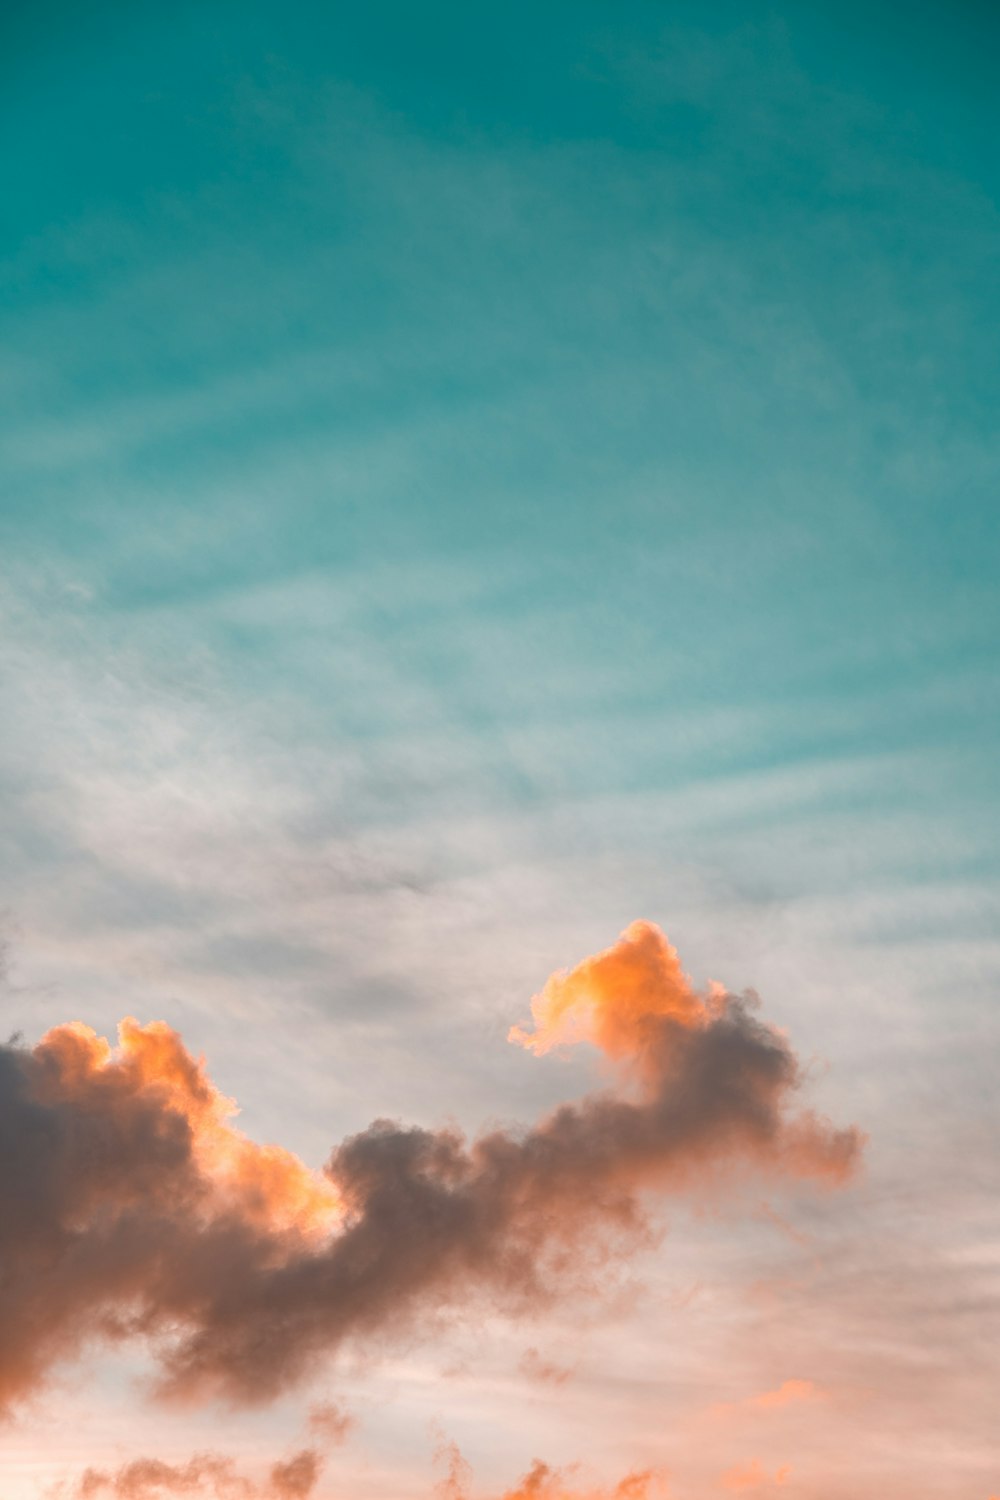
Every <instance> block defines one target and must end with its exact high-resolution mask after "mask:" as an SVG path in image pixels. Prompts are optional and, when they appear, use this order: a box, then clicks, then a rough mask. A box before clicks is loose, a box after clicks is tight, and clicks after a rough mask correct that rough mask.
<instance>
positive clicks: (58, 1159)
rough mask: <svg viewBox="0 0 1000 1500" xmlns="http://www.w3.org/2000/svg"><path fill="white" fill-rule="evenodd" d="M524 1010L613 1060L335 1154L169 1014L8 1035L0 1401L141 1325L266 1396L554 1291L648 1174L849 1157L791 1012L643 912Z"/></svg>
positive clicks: (857, 1144) (208, 1381) (832, 1180)
mask: <svg viewBox="0 0 1000 1500" xmlns="http://www.w3.org/2000/svg"><path fill="white" fill-rule="evenodd" d="M534 1012H535V1019H536V1030H535V1032H534V1034H533V1035H532V1036H530V1037H529V1036H525V1035H524V1034H523V1033H517V1039H518V1040H521V1041H523V1042H525V1044H526V1045H529V1046H530V1047H531V1049H532V1050H534V1051H536V1052H539V1051H545V1050H546V1048H547V1047H548V1046H549V1045H552V1044H554V1043H555V1042H557V1041H558V1042H570V1041H574V1040H577V1039H582V1038H587V1039H590V1040H594V1041H596V1042H597V1044H598V1045H599V1046H601V1047H602V1048H603V1049H604V1051H605V1052H606V1053H607V1055H608V1056H609V1058H611V1059H612V1061H613V1062H614V1064H616V1065H617V1067H618V1068H619V1069H620V1070H621V1075H622V1076H621V1079H620V1081H619V1082H618V1083H617V1084H616V1085H615V1086H614V1087H611V1088H608V1089H605V1090H603V1091H601V1092H598V1093H595V1094H591V1095H588V1096H586V1097H584V1098H583V1099H581V1100H579V1101H577V1102H574V1103H567V1104H563V1105H560V1106H559V1107H558V1108H556V1109H555V1110H554V1111H552V1112H551V1113H550V1114H548V1115H546V1116H544V1117H543V1118H542V1119H540V1120H539V1121H538V1122H537V1123H536V1124H535V1125H533V1126H532V1127H530V1128H527V1129H524V1130H522V1131H512V1130H494V1131H491V1132H489V1133H486V1134H484V1135H480V1136H478V1137H476V1138H475V1139H472V1140H468V1139H466V1138H465V1137H464V1136H463V1135H462V1134H461V1133H460V1132H459V1131H458V1130H456V1129H452V1128H445V1129H439V1130H427V1129H421V1128H414V1127H406V1126H403V1125H401V1124H398V1123H396V1122H394V1121H390V1120H377V1121H375V1123H374V1124H372V1125H371V1126H369V1127H368V1129H366V1130H364V1131H362V1132H360V1133H359V1134H357V1135H354V1136H351V1137H349V1138H348V1139H347V1140H345V1141H343V1142H342V1143H341V1144H340V1145H338V1146H337V1147H335V1148H334V1150H333V1152H332V1154H331V1156H330V1158H329V1160H328V1161H327V1163H326V1166H325V1168H324V1169H323V1172H322V1173H314V1172H311V1171H310V1170H309V1169H308V1168H307V1167H306V1166H305V1165H304V1164H303V1163H301V1162H300V1161H299V1160H298V1159H297V1158H296V1157H294V1156H293V1155H291V1154H290V1153H289V1152H286V1151H283V1150H281V1149H280V1148H277V1147H261V1146H257V1145H255V1144H254V1143H253V1142H251V1141H249V1140H248V1139H247V1138H246V1137H244V1136H242V1135H241V1134H240V1133H239V1132H238V1131H237V1130H236V1129H235V1128H234V1126H233V1125H232V1124H231V1117H232V1113H233V1109H234V1106H233V1105H232V1104H231V1103H230V1102H229V1101H227V1100H225V1099H224V1098H223V1097H222V1096H221V1095H220V1094H219V1093H218V1091H217V1090H216V1089H215V1088H214V1086H213V1085H212V1083H211V1082H210V1080H209V1078H208V1076H207V1074H206V1072H205V1069H204V1066H203V1064H202V1063H201V1062H198V1061H196V1060H195V1059H193V1058H192V1057H191V1056H190V1054H189V1053H188V1052H187V1051H186V1049H185V1048H184V1046H183V1044H182V1042H181V1040H180V1038H179V1037H178V1036H177V1035H176V1033H174V1032H173V1031H171V1030H170V1029H169V1027H167V1026H165V1025H163V1024H162V1023H154V1024H152V1025H150V1026H145V1027H142V1026H139V1025H137V1023H136V1022H134V1021H131V1020H129V1021H126V1022H124V1023H123V1024H122V1027H121V1031H120V1039H119V1045H118V1047H117V1048H112V1047H110V1046H109V1045H108V1043H107V1042H105V1041H103V1040H101V1039H100V1038H98V1037H97V1036H96V1035H95V1034H94V1033H93V1032H92V1031H90V1030H89V1029H88V1028H86V1027H84V1026H81V1025H79V1024H76V1023H72V1024H69V1025H66V1026H60V1027H57V1028H56V1029H55V1030H53V1031H51V1032H49V1033H48V1034H47V1035H46V1036H45V1037H43V1038H42V1040H41V1041H40V1042H39V1043H38V1044H37V1046H36V1047H34V1048H33V1049H30V1050H29V1049H25V1048H21V1047H17V1046H5V1047H2V1048H0V1202H2V1203H3V1205H4V1214H3V1218H2V1220H0V1256H2V1260H3V1265H4V1270H5V1275H4V1279H3V1283H2V1286H0V1321H2V1326H3V1327H4V1330H5V1336H4V1339H3V1343H2V1345H0V1405H2V1406H7V1407H9V1406H10V1404H11V1403H13V1402H15V1401H17V1400H18V1399H19V1398H21V1397H23V1396H24V1395H26V1394H27V1393H29V1392H30V1391H32V1390H33V1389H34V1388H36V1387H37V1386H38V1385H39V1384H40V1383H41V1382H42V1381H43V1380H44V1379H45V1377H46V1375H47V1373H48V1372H49V1370H50V1369H51V1368H52V1367H53V1366H54V1365H55V1364H57V1363H58V1362H60V1361H63V1360H65V1359H68V1358H71V1357H74V1356H76V1355H78V1354H79V1353H80V1352H81V1350H82V1349H83V1347H84V1346H85V1345H86V1344H87V1343H88V1342H90V1341H92V1340H96V1339H105V1340H107V1339H111V1340H123V1339H127V1338H136V1337H138V1338H142V1339H144V1340H146V1341H147V1342H148V1343H149V1344H150V1346H151V1347H152V1349H153V1351H154V1353H155V1355H156V1356H157V1358H158V1360H159V1363H160V1370H161V1381H160V1389H161V1392H162V1393H163V1394H166V1395H170V1396H174V1397H183V1398H194V1397H197V1396H205V1395H209V1396H221V1397H224V1398H226V1399H229V1400H231V1401H235V1402H259V1401H264V1400H268V1399H270V1398H272V1397H274V1396H276V1395H277V1394H278V1393H279V1392H281V1391H282V1390H283V1389H285V1388H286V1387H287V1386H288V1385H289V1384H290V1383H292V1382H294V1381H295V1380H297V1379H299V1378H301V1377H303V1376H304V1375H306V1374H307V1373H308V1372H309V1371H310V1370H311V1369H313V1368H314V1367H315V1365H316V1363H317V1362H318V1361H319V1360H320V1359H321V1358H322V1357H324V1356H326V1355H328V1354H330V1353H331V1352H334V1351H336V1350H337V1349H338V1348H340V1347H342V1346H344V1345H345V1344H346V1343H348V1342H352V1341H353V1342H355V1343H365V1342H370V1341H371V1340H374V1339H377V1338H382V1337H384V1336H386V1335H391V1334H393V1333H396V1332H398V1331H400V1330H401V1329H404V1328H406V1327H412V1325H413V1323H414V1320H415V1319H417V1318H418V1317H419V1316H420V1315H421V1314H426V1313H428V1312H430V1311H432V1310H435V1309H441V1308H445V1307H457V1306H460V1305H461V1304H463V1303H466V1302H468V1301H469V1300H470V1299H472V1298H475V1297H477V1296H483V1295H485V1296H488V1297H490V1298H492V1299H493V1300H494V1301H499V1302H500V1303H501V1304H506V1305H507V1306H510V1307H514V1308H517V1307H525V1306H528V1305H531V1304H532V1303H535V1302H538V1301H539V1300H540V1299H544V1298H549V1297H553V1296H557V1295H559V1294H560V1292H563V1293H565V1292H566V1290H567V1289H568V1288H569V1287H571V1286H572V1284H573V1275H572V1273H573V1271H574V1269H576V1268H577V1267H578V1266H579V1265H581V1264H582V1263H585V1262H586V1261H587V1258H588V1257H590V1258H591V1259H592V1257H593V1256H594V1255H595V1254H600V1253H608V1252H609V1251H610V1250H611V1249H613V1248H614V1246H615V1241H616V1237H618V1236H620V1235H622V1234H624V1235H625V1236H628V1235H629V1234H632V1235H634V1234H635V1233H636V1232H638V1231H639V1230H641V1228H642V1225H643V1211H642V1204H643V1199H644V1197H645V1196H646V1195H648V1194H650V1193H654V1192H661V1193H662V1192H667V1191H675V1190H680V1189H683V1188H685V1187H688V1186H691V1185H693V1184H698V1185H700V1184H701V1183H703V1182H704V1181H705V1180H710V1181H712V1182H713V1183H719V1182H721V1181H724V1180H730V1181H732V1180H733V1179H734V1178H736V1177H737V1176H739V1175H740V1174H743V1173H746V1172H749V1171H755V1172H759V1173H767V1174H771V1175H775V1176H785V1177H791V1178H811V1179H814V1180H816V1181H817V1182H819V1183H821V1184H827V1185H836V1184H839V1183H841V1182H843V1181H844V1180H845V1179H846V1178H847V1177H848V1176H849V1175H850V1173H851V1172H852V1171H853V1169H854V1168H855V1166H856V1164H857V1161H858V1158H859V1153H860V1149H861V1144H862V1142H861V1137H860V1135H859V1133H858V1132H857V1131H856V1130H855V1129H846V1130H840V1129H836V1128H834V1127H833V1126H832V1125H831V1124H829V1123H828V1122H827V1121H824V1120H822V1119H819V1118H817V1117H816V1116H815V1115H814V1114H812V1113H811V1112H810V1111H808V1110H804V1109H801V1108H797V1107H796V1097H797V1092H798V1089H799V1086H800V1084H801V1081H802V1076H801V1070H800V1067H799V1064H798V1061H797V1059H796V1057H795V1054H794V1053H793V1052H792V1050H791V1048H790V1046H789V1043H788V1041H787V1039H786V1038H785V1037H784V1035H783V1034H782V1033H780V1032H779V1031H777V1030H776V1029H775V1028H774V1027H771V1026H768V1025H767V1024H765V1023H764V1022H762V1021H760V1020H758V1019H757V1018H756V1016H755V1015H754V1014H753V1010H752V1005H751V1002H750V1001H749V1000H747V999H746V998H740V997H738V996H735V995H731V994H729V993H727V992H725V991H724V990H722V989H721V987H719V986H713V987H712V988H710V989H709V990H708V991H707V992H706V994H704V995H698V994H697V993H696V992H695V991H694V990H693V989H692V988H691V986H690V983H689V981H688V980H687V979H686V977H685V976H684V975H683V973H682V972H681V970H680V967H679V964H678V962H677V956H676V954H675V952H674V950H673V949H672V948H671V947H670V945H669V943H668V942H667V940H666V938H665V937H664V935H663V933H662V932H660V930H659V929H658V928H656V927H654V926H652V925H651V924H648V923H636V924H633V926H632V927H630V928H629V929H628V931H627V932H626V933H624V934H623V936H622V937H621V939H620V940H619V941H618V943H616V944H615V945H614V947H612V948H610V949H609V950H607V952H605V953H602V954H599V955H597V956H596V957H595V958H592V959H588V960H586V961H585V962H584V963H583V964H581V965H580V966H579V968H577V969H575V970H573V971H572V972H571V973H570V974H567V975H559V976H556V977H555V978H553V979H551V980H550V981H549V983H548V984H547V985H546V987H545V989H544V990H543V991H542V994H541V996H539V997H538V999H537V1000H536V1002H535V1006H534ZM595 1247H596V1248H595Z"/></svg>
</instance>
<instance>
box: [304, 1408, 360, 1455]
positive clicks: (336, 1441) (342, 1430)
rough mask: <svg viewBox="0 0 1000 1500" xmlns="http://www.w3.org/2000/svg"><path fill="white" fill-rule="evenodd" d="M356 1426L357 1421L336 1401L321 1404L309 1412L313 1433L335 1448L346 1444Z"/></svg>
mask: <svg viewBox="0 0 1000 1500" xmlns="http://www.w3.org/2000/svg"><path fill="white" fill-rule="evenodd" d="M356 1426H357V1421H356V1419H355V1418H354V1417H352V1416H351V1414H350V1412H346V1411H344V1409H343V1407H340V1406H338V1405H337V1403H336V1402H335V1401H323V1402H320V1403H319V1404H318V1405H317V1406H313V1407H312V1408H311V1409H310V1411H309V1427H310V1429H311V1431H312V1432H314V1433H315V1434H316V1436H317V1437H320V1438H322V1439H323V1440H324V1442H327V1443H330V1444H331V1445H333V1446H334V1447H337V1446H339V1445H340V1444H341V1443H344V1442H346V1441H347V1439H348V1437H349V1436H350V1434H351V1433H352V1432H353V1431H354V1428H355V1427H356Z"/></svg>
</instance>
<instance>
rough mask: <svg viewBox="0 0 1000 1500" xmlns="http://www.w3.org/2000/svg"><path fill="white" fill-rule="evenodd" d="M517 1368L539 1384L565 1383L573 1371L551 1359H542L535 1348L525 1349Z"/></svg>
mask: <svg viewBox="0 0 1000 1500" xmlns="http://www.w3.org/2000/svg"><path fill="white" fill-rule="evenodd" d="M518 1369H519V1370H520V1372H521V1374H522V1375H526V1376H527V1377H528V1379H529V1380H537V1381H538V1382H539V1383H540V1384H541V1385H565V1384H566V1382H567V1380H569V1378H570V1376H571V1375H572V1374H573V1371H572V1370H568V1369H566V1367H565V1366H564V1365H557V1364H554V1363H553V1362H552V1361H551V1360H548V1359H544V1358H543V1357H542V1355H541V1354H539V1352H538V1350H537V1349H535V1348H531V1349H525V1351H524V1353H523V1354H522V1355H521V1359H520V1361H519V1363H518Z"/></svg>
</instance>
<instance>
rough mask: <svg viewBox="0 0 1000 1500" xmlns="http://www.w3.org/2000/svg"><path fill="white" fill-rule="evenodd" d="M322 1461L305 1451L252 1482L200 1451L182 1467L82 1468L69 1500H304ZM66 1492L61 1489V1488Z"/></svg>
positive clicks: (155, 1462) (150, 1462)
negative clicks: (179, 1498) (199, 1499)
mask: <svg viewBox="0 0 1000 1500" xmlns="http://www.w3.org/2000/svg"><path fill="white" fill-rule="evenodd" d="M322 1467H323V1465H322V1460H321V1458H320V1456H319V1454H318V1453H316V1452H315V1451H314V1450H313V1449H310V1448H304V1449H302V1451H301V1452H299V1453H296V1454H294V1455H293V1456H292V1457H291V1458H289V1459H286V1460H285V1461H283V1462H280V1463H276V1464H273V1465H272V1466H271V1470H270V1473H269V1475H268V1477H267V1479H266V1480H263V1481H261V1482H259V1483H258V1482H255V1481H253V1480H250V1479H247V1478H246V1477H245V1476H244V1475H242V1474H240V1473H239V1472H238V1471H237V1469H236V1467H235V1465H234V1464H233V1461H232V1459H229V1458H222V1457H220V1456H219V1455H218V1454H215V1453H199V1454H196V1455H195V1457H194V1458H192V1459H189V1460H188V1462H187V1463H184V1464H170V1463H164V1462H162V1461H161V1460H160V1459H157V1458H136V1459H133V1460H132V1461H131V1462H130V1463H127V1464H123V1465H122V1467H121V1468H120V1469H117V1470H115V1471H114V1472H111V1471H109V1470H105V1469H93V1468H91V1469H86V1470H85V1471H84V1473H83V1475H82V1476H81V1478H80V1479H79V1480H78V1482H77V1483H76V1485H75V1486H74V1487H73V1489H72V1491H71V1493H70V1500H161V1497H165V1496H168V1495H191V1496H205V1497H210V1500H308V1497H309V1496H310V1495H311V1494H312V1493H313V1490H314V1489H315V1487H316V1482H317V1480H318V1479H319V1477H320V1473H321V1471H322ZM62 1493H63V1494H65V1493H66V1491H65V1488H64V1489H63V1490H62Z"/></svg>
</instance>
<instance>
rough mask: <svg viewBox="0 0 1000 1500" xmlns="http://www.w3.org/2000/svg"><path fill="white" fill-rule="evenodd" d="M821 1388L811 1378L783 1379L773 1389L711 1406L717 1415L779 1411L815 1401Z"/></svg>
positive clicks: (819, 1395)
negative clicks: (740, 1399)
mask: <svg viewBox="0 0 1000 1500" xmlns="http://www.w3.org/2000/svg"><path fill="white" fill-rule="evenodd" d="M822 1395H823V1392H822V1390H821V1389H820V1387H819V1386H817V1385H816V1383H815V1381H812V1380H783V1381H782V1383H781V1385H779V1386H777V1387H776V1388H775V1389H774V1390H773V1391H761V1392H759V1394H757V1395H756V1396H747V1398H746V1399H745V1400H743V1401H723V1402H719V1403H718V1404H717V1405H715V1406H713V1407H712V1408H711V1413H712V1415H714V1416H717V1417H728V1416H732V1415H735V1414H737V1413H743V1412H760V1411H780V1410H781V1409H782V1408H783V1407H786V1406H793V1405H796V1404H797V1403H799V1402H803V1401H817V1400H819V1398H820V1397H821V1396H822Z"/></svg>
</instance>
